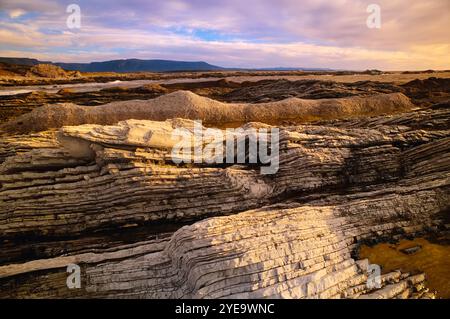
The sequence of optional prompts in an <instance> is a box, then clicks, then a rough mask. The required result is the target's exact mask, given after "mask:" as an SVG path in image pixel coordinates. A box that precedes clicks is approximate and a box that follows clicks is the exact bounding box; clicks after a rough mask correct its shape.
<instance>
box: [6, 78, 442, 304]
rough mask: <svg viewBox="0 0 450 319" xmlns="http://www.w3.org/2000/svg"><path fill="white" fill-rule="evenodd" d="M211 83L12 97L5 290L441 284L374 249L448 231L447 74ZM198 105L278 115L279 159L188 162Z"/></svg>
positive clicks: (208, 112)
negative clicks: (379, 260)
mask: <svg viewBox="0 0 450 319" xmlns="http://www.w3.org/2000/svg"><path fill="white" fill-rule="evenodd" d="M206 83H208V84H205V83H203V84H200V83H197V84H194V83H191V84H189V83H185V84H171V85H153V86H148V87H146V88H135V89H114V90H104V91H99V92H97V93H96V94H97V96H96V99H95V100H94V99H93V96H92V95H89V94H92V93H89V94H87V93H75V92H70V91H68V92H58V93H57V94H41V95H40V96H39V98H36V99H35V100H34V101H33V99H32V98H30V96H32V95H30V94H29V95H20V96H10V97H2V100H1V101H2V102H1V107H0V109H1V111H2V112H3V111H4V110H6V111H5V113H6V114H7V115H4V122H3V124H1V125H0V129H1V131H2V135H1V136H2V137H1V139H0V234H1V237H0V248H1V249H0V298H49V297H52V298H53V297H56V298H80V297H94V298H111V297H116V298H425V299H427V298H435V297H436V296H437V297H439V292H436V291H432V290H430V289H429V288H428V287H427V274H426V273H424V272H423V271H424V270H423V269H416V270H414V271H405V270H403V269H393V270H390V271H389V272H386V271H384V272H383V273H382V275H381V277H379V278H377V280H378V281H377V284H376V285H375V286H374V285H370V284H368V283H369V282H370V280H371V278H372V277H371V276H372V275H371V273H370V271H369V269H370V265H372V263H373V262H372V261H371V260H367V259H364V258H360V257H359V255H358V250H359V248H360V247H361V245H363V244H373V243H377V242H395V241H399V240H401V239H405V238H415V237H422V236H425V237H426V236H434V237H436V238H448V235H449V232H448V231H449V225H450V223H449V212H450V200H449V199H450V157H449V156H448V154H449V153H450V103H449V100H448V98H449V94H450V82H449V80H448V79H445V78H434V77H431V78H428V79H425V80H417V81H412V82H411V81H410V82H406V83H403V84H393V83H381V82H372V81H370V82H355V83H339V82H332V81H321V80H301V81H288V80H263V81H254V82H251V83H245V82H244V83H237V82H233V81H228V80H221V81H209V82H206ZM54 103H61V104H54ZM12 109H14V111H10V110H12ZM8 112H9V113H8ZM2 114H3V113H2ZM194 120H202V121H203V124H204V125H205V126H209V127H218V128H219V130H220V131H221V132H223V133H224V129H225V128H228V127H230V126H232V127H237V126H242V127H244V128H246V129H252V128H253V129H259V128H265V129H267V130H270V129H274V128H278V129H279V132H280V137H279V169H278V171H277V172H276V173H275V174H271V175H263V174H261V173H260V170H261V167H262V166H263V165H264V164H262V163H256V164H255V163H250V162H249V161H246V162H244V163H240V164H230V163H226V162H225V161H223V163H222V164H215V163H210V164H208V163H206V162H205V161H199V162H201V163H197V164H196V163H192V164H175V163H174V162H173V158H172V157H171V153H170V151H171V149H172V147H173V142H171V138H170V137H171V136H172V133H173V131H174V130H177V129H184V131H190V130H192V128H193V127H194V122H193V121H194ZM223 136H226V134H223ZM216 142H217V143H221V144H225V143H226V141H225V140H223V141H222V140H221V141H216ZM270 146H271V147H272V145H270ZM220 155H221V156H222V157H225V156H226V154H225V153H222V154H220ZM70 264H76V265H79V266H80V267H81V288H79V289H69V288H68V286H67V282H66V280H67V275H68V274H67V266H68V265H70Z"/></svg>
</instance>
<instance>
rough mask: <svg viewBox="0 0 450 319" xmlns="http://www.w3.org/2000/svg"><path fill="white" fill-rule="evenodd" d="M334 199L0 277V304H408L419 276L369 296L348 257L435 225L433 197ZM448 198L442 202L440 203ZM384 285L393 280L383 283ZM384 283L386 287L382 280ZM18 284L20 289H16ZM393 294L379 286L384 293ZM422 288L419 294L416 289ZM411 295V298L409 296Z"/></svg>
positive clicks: (209, 222) (400, 278) (206, 223)
mask: <svg viewBox="0 0 450 319" xmlns="http://www.w3.org/2000/svg"><path fill="white" fill-rule="evenodd" d="M360 196H361V197H362V198H359V199H358V198H352V196H350V197H347V196H343V197H341V196H339V197H336V198H333V199H332V200H330V201H328V202H321V201H318V202H315V201H313V202H311V203H310V204H308V205H302V204H299V203H295V202H292V203H286V204H277V205H274V206H269V207H264V208H261V209H257V210H253V211H248V212H244V213H240V214H235V215H231V216H225V217H215V218H209V219H206V220H203V221H201V222H197V223H195V224H193V225H191V226H185V227H183V228H181V229H180V230H178V231H177V232H175V233H174V235H173V236H172V237H171V238H170V239H169V240H163V241H160V240H159V241H158V240H155V241H151V242H146V243H142V242H141V243H137V244H136V245H134V246H133V247H132V248H126V247H124V248H122V249H119V250H117V251H113V252H110V253H103V254H92V253H91V254H90V253H87V254H83V255H75V256H67V257H57V258H53V259H47V260H36V261H31V262H28V263H24V264H19V265H8V266H2V267H0V277H2V278H1V279H0V283H1V285H2V287H3V288H2V290H1V291H2V295H0V296H2V297H24V296H28V297H29V296H32V297H64V298H66V297H77V296H78V297H81V296H85V297H86V296H88V297H133V298H137V297H139V298H272V297H282V298H357V297H370V298H374V297H376V298H392V297H399V298H402V297H403V298H406V297H413V296H415V297H419V296H421V294H423V293H425V292H426V291H423V288H424V287H423V281H424V278H423V275H421V277H420V276H409V275H408V274H401V273H400V272H397V273H394V274H389V275H386V276H384V277H383V279H382V280H383V281H384V282H383V286H384V288H383V289H382V290H379V291H378V292H377V291H373V289H369V288H368V287H367V279H368V278H367V272H366V268H367V262H363V261H360V262H355V260H354V259H352V257H351V253H352V251H353V248H354V245H355V243H356V241H357V240H361V238H364V237H372V236H374V234H385V235H387V234H390V233H395V232H396V231H397V230H396V229H402V230H403V231H405V232H406V233H413V232H414V231H417V230H418V229H423V228H424V227H433V226H436V224H438V222H437V219H436V221H434V222H433V221H432V219H433V218H436V214H437V212H438V211H439V209H440V208H441V207H440V205H442V203H439V198H438V197H439V196H437V194H436V193H435V192H434V191H429V190H428V191H418V192H417V193H415V194H412V195H411V194H402V195H398V194H389V193H387V192H383V191H381V193H380V194H373V193H372V194H361V195H360ZM447 198H448V197H447ZM69 263H76V264H79V265H80V266H81V267H82V274H83V279H82V283H83V285H82V288H81V289H68V288H67V286H66V282H65V278H66V277H67V274H65V270H66V269H65V267H66V266H67V264H69ZM389 277H391V278H390V279H389ZM388 279H389V280H388ZM17 280H20V282H21V285H20V286H17V287H16V286H14V282H17ZM389 283H391V284H393V286H391V287H390V286H389V285H388V286H386V285H387V284H389ZM419 284H422V287H419ZM417 292H418V293H417Z"/></svg>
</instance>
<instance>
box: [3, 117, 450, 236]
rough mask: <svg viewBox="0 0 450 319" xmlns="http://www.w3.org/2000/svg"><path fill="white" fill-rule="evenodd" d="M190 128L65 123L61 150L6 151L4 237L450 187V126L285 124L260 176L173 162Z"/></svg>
mask: <svg viewBox="0 0 450 319" xmlns="http://www.w3.org/2000/svg"><path fill="white" fill-rule="evenodd" d="M183 125H184V126H185V127H192V122H190V121H186V120H175V121H167V122H151V121H137V120H130V121H126V122H121V123H119V124H118V125H116V126H100V125H84V126H76V127H65V128H63V129H61V130H60V132H59V134H58V135H59V137H58V139H59V143H58V142H56V141H54V142H53V143H55V145H57V146H56V147H55V146H54V147H52V148H33V149H31V150H30V151H27V152H23V153H19V154H17V155H15V156H10V157H7V158H6V159H5V161H4V162H3V164H1V166H0V172H1V173H2V174H1V176H0V182H1V184H2V188H1V189H0V199H1V200H2V202H1V203H0V205H1V206H0V208H1V215H0V230H1V231H2V234H3V236H4V237H15V236H22V235H24V234H29V235H43V236H45V235H70V234H79V233H82V232H83V231H87V230H89V229H97V228H110V227H114V226H120V225H126V224H129V223H138V224H141V223H147V222H150V221H163V220H195V219H199V218H204V217H206V216H212V215H224V214H229V213H235V212H239V211H243V210H245V209H250V208H255V207H260V206H261V205H264V204H267V203H269V202H271V201H276V200H277V198H282V197H286V196H290V194H295V196H296V197H299V198H301V197H302V196H309V195H310V194H313V193H316V194H317V196H322V194H323V193H326V192H336V191H337V192H339V191H342V190H345V189H350V188H352V187H353V188H355V189H354V190H353V192H358V191H360V190H359V189H370V187H376V185H379V184H382V185H383V187H391V186H390V185H392V188H395V187H396V184H395V183H399V182H401V183H407V184H408V183H409V184H411V185H414V183H416V182H417V180H416V179H424V180H426V179H428V180H430V181H436V183H437V184H436V185H441V186H445V183H446V182H447V179H448V172H449V168H450V161H449V158H448V156H447V155H448V152H449V147H450V143H449V141H450V137H449V136H450V134H449V133H450V132H449V131H448V130H437V131H425V130H411V129H409V128H408V127H406V126H403V127H402V126H380V127H378V128H371V129H363V128H335V127H326V126H297V127H287V128H282V129H281V132H280V154H279V161H280V164H279V165H280V168H279V170H278V172H277V173H276V174H274V175H261V174H260V170H259V169H256V170H255V169H251V166H250V167H247V165H246V164H241V165H240V166H239V165H232V166H229V165H230V164H229V165H228V166H227V165H225V166H224V165H222V164H220V165H219V164H205V163H202V164H190V165H181V166H177V165H174V163H173V162H172V158H171V153H170V147H171V146H172V144H171V143H173V142H171V141H170V138H169V137H167V138H166V139H164V136H166V135H167V136H170V134H171V130H173V129H175V128H176V127H180V126H183ZM254 125H256V124H254ZM256 126H257V125H256ZM16 140H17V141H15V142H14V143H16V144H17V143H19V141H20V139H18V138H17V139H16ZM14 143H13V144H14ZM165 143H167V145H165ZM8 145H9V144H8ZM10 148H11V146H9V147H4V150H5V151H6V152H10ZM8 154H9V153H8ZM374 185H375V186H374ZM441 186H439V187H441ZM358 188H359V189H358Z"/></svg>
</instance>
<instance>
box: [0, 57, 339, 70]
mask: <svg viewBox="0 0 450 319" xmlns="http://www.w3.org/2000/svg"><path fill="white" fill-rule="evenodd" d="M0 63H6V64H15V65H26V66H34V65H37V64H53V65H57V66H60V67H62V68H63V69H65V70H67V71H81V72H119V73H120V72H145V71H146V72H174V71H214V70H217V71H219V70H230V71H231V70H233V71H331V70H332V69H327V68H302V67H299V68H293V67H269V68H224V67H220V66H217V65H212V64H209V63H206V62H203V61H195V62H191V61H172V60H140V59H123V60H111V61H103V62H90V63H63V62H49V61H39V60H36V59H29V58H2V57H0Z"/></svg>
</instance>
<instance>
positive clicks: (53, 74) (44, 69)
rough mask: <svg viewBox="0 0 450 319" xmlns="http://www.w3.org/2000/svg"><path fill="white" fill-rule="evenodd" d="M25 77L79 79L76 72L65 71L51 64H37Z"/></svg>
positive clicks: (78, 74)
mask: <svg viewBox="0 0 450 319" xmlns="http://www.w3.org/2000/svg"><path fill="white" fill-rule="evenodd" d="M26 76H27V77H35V76H39V77H44V78H66V77H80V76H81V73H80V72H78V71H66V70H64V69H63V68H61V67H59V66H56V65H52V64H37V65H35V66H33V67H31V69H30V70H29V71H28V72H27V73H26Z"/></svg>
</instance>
